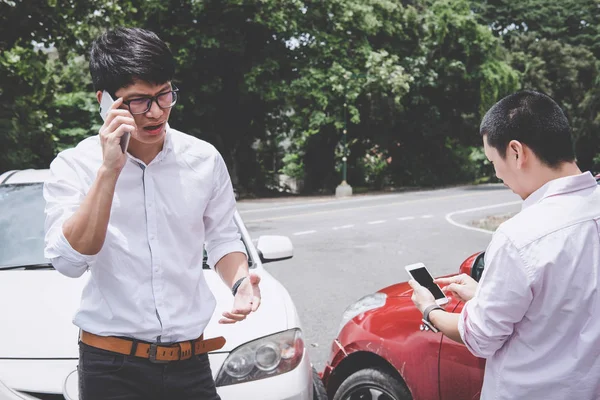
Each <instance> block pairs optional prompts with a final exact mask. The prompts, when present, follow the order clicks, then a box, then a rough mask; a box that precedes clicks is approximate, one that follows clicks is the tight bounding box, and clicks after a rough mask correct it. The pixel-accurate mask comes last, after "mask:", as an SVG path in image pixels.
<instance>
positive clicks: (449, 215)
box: [446, 200, 523, 234]
mask: <svg viewBox="0 0 600 400" xmlns="http://www.w3.org/2000/svg"><path fill="white" fill-rule="evenodd" d="M521 203H523V202H522V201H521V200H519V201H510V202H508V203H500V204H492V205H490V206H483V207H475V208H467V209H466V210H459V211H453V212H451V213H448V214H446V221H448V223H450V224H452V225H454V226H457V227H459V228H463V229H468V230H470V231H475V232H481V233H487V234H492V233H494V232H493V231H490V230H488V229H481V228H476V227H474V226H469V225H465V224H461V223H459V222H456V221H454V220H453V219H452V217H453V216H455V215H458V214H466V213H470V212H474V211H481V210H488V209H490V208H499V207H506V206H514V205H516V204H521Z"/></svg>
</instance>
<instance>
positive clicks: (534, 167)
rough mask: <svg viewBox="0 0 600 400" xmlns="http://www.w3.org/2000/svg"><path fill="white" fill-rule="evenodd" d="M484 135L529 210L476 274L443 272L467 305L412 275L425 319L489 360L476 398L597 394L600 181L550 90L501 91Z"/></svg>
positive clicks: (496, 238) (500, 232)
mask: <svg viewBox="0 0 600 400" xmlns="http://www.w3.org/2000/svg"><path fill="white" fill-rule="evenodd" d="M480 133H481V135H482V137H483V144H484V149H485V154H486V156H487V158H488V159H489V160H490V161H491V162H492V164H493V165H494V169H495V171H496V176H497V177H498V178H499V179H501V180H502V181H503V182H504V184H505V185H506V186H508V187H509V188H510V189H512V191H513V192H515V193H516V194H518V195H519V196H520V197H521V198H522V199H523V200H524V202H523V207H522V211H521V212H520V213H519V214H517V215H516V216H515V217H513V218H511V219H510V220H508V221H506V222H505V223H503V224H502V225H501V226H500V227H499V228H498V229H497V230H496V232H495V233H494V235H493V237H492V241H491V243H490V244H489V246H488V248H487V250H486V253H485V270H484V272H483V275H482V277H481V280H480V282H479V284H478V283H477V282H475V281H474V280H473V279H472V278H470V277H469V276H466V275H460V276H457V277H453V278H449V279H438V280H436V283H440V284H449V286H447V287H445V288H444V289H445V290H446V291H447V292H451V293H453V294H454V295H455V296H457V297H458V298H459V299H460V300H462V301H466V304H465V306H464V308H463V309H462V312H461V313H460V314H453V313H448V312H446V311H444V310H443V309H441V308H440V307H437V306H436V305H435V301H434V298H433V295H432V294H431V293H430V292H429V291H428V290H427V289H426V288H424V287H423V286H421V285H419V284H418V283H417V282H415V281H410V284H411V286H412V288H413V289H414V294H413V297H412V299H413V301H414V302H415V305H416V306H417V307H418V308H419V310H421V312H424V314H426V315H424V319H425V320H426V321H427V322H428V323H430V324H432V325H433V326H434V327H435V328H436V329H438V330H440V331H442V332H443V333H444V334H445V335H446V336H448V337H449V338H451V339H453V340H455V341H457V342H460V343H464V344H465V346H466V347H467V348H468V349H469V350H470V351H471V352H472V353H473V354H474V355H475V356H477V357H482V358H486V359H487V362H486V367H485V375H484V380H483V389H482V392H481V399H483V400H487V399H495V400H509V399H545V400H552V399H555V400H564V399H581V400H595V399H600V318H598V316H599V315H600V187H599V186H598V185H597V184H596V181H595V179H594V177H593V176H592V174H590V173H589V172H586V173H581V171H580V170H579V168H578V167H577V164H576V163H575V156H574V153H573V144H572V140H571V133H570V127H569V123H568V121H567V118H566V116H565V114H564V113H563V112H562V110H561V109H560V107H559V106H558V105H557V104H556V103H555V102H554V101H553V100H552V99H551V98H550V97H548V96H546V95H543V94H541V93H537V92H532V91H523V92H518V93H515V94H513V95H510V96H508V97H506V98H504V99H502V100H500V101H499V102H498V103H496V104H495V105H494V106H493V107H492V108H491V109H490V110H489V111H488V112H487V113H486V115H485V117H484V118H483V121H482V123H481V127H480Z"/></svg>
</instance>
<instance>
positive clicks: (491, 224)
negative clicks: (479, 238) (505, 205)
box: [471, 213, 516, 231]
mask: <svg viewBox="0 0 600 400" xmlns="http://www.w3.org/2000/svg"><path fill="white" fill-rule="evenodd" d="M515 214H516V213H509V214H502V215H490V216H487V217H485V218H482V219H477V220H475V221H471V225H472V226H474V227H476V228H480V229H487V230H488V231H495V230H496V229H498V227H499V226H500V224H501V223H503V222H504V221H506V220H508V219H510V218H512V217H513V216H514V215H515Z"/></svg>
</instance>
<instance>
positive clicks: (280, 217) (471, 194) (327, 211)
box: [239, 192, 489, 224]
mask: <svg viewBox="0 0 600 400" xmlns="http://www.w3.org/2000/svg"><path fill="white" fill-rule="evenodd" d="M485 195H489V192H481V193H462V194H456V195H448V196H439V197H428V198H424V199H411V200H402V201H395V202H391V203H385V204H373V205H368V206H363V207H348V208H335V209H331V210H321V211H314V212H307V213H301V214H292V215H281V216H277V217H264V218H257V219H248V220H246V221H244V222H245V223H246V224H249V223H253V222H266V221H278V220H283V219H293V218H302V217H307V216H313V215H320V214H333V213H339V212H346V211H358V210H360V211H364V210H367V209H370V208H378V209H379V208H383V207H397V206H399V205H406V204H412V203H424V202H429V201H437V200H449V199H458V198H462V197H479V196H485ZM394 197H395V195H394ZM356 200H359V199H356ZM360 200H362V199H360ZM322 204H323V203H322ZM315 205H316V204H315ZM299 207H304V206H298V208H299ZM294 208H295V207H294ZM276 209H277V208H265V209H262V210H261V211H266V210H276ZM249 211H252V212H256V211H258V210H246V211H240V212H239V213H240V214H242V215H244V214H248V212H249Z"/></svg>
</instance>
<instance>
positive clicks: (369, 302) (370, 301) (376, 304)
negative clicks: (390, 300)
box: [337, 292, 387, 336]
mask: <svg viewBox="0 0 600 400" xmlns="http://www.w3.org/2000/svg"><path fill="white" fill-rule="evenodd" d="M386 300H387V295H386V294H385V293H379V292H377V293H373V294H369V295H367V296H365V297H363V298H361V299H360V300H358V301H357V302H356V303H354V304H351V305H350V306H348V308H346V310H345V311H344V314H343V315H342V322H341V323H340V327H339V328H338V332H337V336H339V335H340V332H341V331H342V329H343V328H344V326H345V325H346V324H347V323H348V321H350V320H351V319H352V318H354V317H356V316H357V315H360V314H362V313H364V312H367V311H370V310H375V309H376V308H381V307H383V306H384V305H385V302H386Z"/></svg>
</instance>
